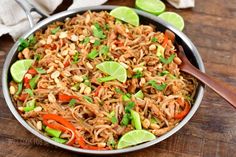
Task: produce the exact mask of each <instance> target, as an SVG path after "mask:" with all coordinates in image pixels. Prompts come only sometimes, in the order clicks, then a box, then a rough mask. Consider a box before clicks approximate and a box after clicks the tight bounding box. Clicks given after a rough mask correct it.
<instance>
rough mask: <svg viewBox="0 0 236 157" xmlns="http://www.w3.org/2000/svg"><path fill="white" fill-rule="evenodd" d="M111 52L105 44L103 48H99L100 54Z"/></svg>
mask: <svg viewBox="0 0 236 157" xmlns="http://www.w3.org/2000/svg"><path fill="white" fill-rule="evenodd" d="M108 52H109V47H108V46H106V45H103V46H102V48H101V49H100V50H99V54H101V55H105V56H106V55H107V54H108Z"/></svg>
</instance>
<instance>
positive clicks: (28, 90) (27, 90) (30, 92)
mask: <svg viewBox="0 0 236 157" xmlns="http://www.w3.org/2000/svg"><path fill="white" fill-rule="evenodd" d="M24 91H25V92H26V93H27V94H29V95H30V96H31V97H32V96H34V93H33V91H32V90H31V89H29V88H26V89H25V90H24Z"/></svg>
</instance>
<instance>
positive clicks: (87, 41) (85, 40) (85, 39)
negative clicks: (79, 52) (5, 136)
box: [82, 37, 90, 44]
mask: <svg viewBox="0 0 236 157" xmlns="http://www.w3.org/2000/svg"><path fill="white" fill-rule="evenodd" d="M89 41H90V38H89V37H85V38H84V40H83V41H82V43H83V44H88V43H89Z"/></svg>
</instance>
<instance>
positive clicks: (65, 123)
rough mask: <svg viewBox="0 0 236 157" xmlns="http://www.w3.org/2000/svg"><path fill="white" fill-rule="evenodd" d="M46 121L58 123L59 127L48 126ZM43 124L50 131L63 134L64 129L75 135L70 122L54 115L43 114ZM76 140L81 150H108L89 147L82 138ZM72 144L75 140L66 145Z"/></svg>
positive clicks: (54, 125) (55, 125) (74, 129)
mask: <svg viewBox="0 0 236 157" xmlns="http://www.w3.org/2000/svg"><path fill="white" fill-rule="evenodd" d="M48 120H55V121H56V122H57V123H60V124H61V125H59V124H50V123H48ZM43 124H44V125H46V126H48V127H50V128H52V129H56V130H60V131H62V132H65V131H66V128H68V129H70V130H71V131H73V133H74V134H75V131H76V128H75V127H74V126H73V125H72V124H71V123H70V122H68V121H67V120H66V119H64V118H63V117H61V116H58V115H55V114H45V115H43ZM63 126H64V127H63ZM75 135H76V134H75ZM77 138H78V143H79V145H80V147H81V148H83V149H90V150H108V149H109V148H108V147H106V148H100V147H96V146H90V145H88V144H86V143H85V141H84V139H83V137H77ZM74 142H75V139H73V140H71V142H70V143H67V144H68V145H73V144H74Z"/></svg>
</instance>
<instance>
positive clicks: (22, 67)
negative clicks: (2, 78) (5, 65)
mask: <svg viewBox="0 0 236 157" xmlns="http://www.w3.org/2000/svg"><path fill="white" fill-rule="evenodd" d="M33 62H34V60H32V59H23V60H18V61H16V62H15V63H14V64H12V66H11V69H10V71H11V76H12V78H13V79H14V80H15V81H16V82H21V81H22V80H23V77H24V75H25V73H26V72H27V71H28V69H29V68H30V66H31V65H32V63H33Z"/></svg>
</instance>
